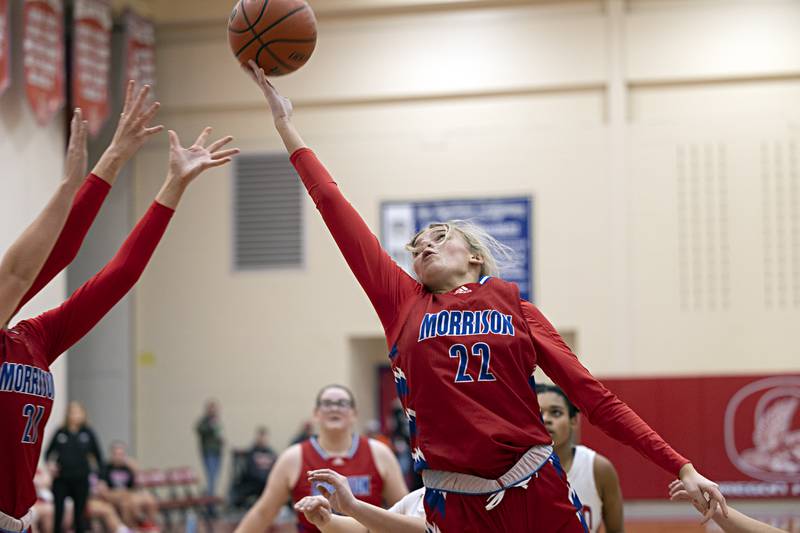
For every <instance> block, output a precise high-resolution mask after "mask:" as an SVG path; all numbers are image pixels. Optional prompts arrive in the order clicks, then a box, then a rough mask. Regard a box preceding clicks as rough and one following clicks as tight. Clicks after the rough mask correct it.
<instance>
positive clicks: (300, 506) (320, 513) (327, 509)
mask: <svg viewBox="0 0 800 533" xmlns="http://www.w3.org/2000/svg"><path fill="white" fill-rule="evenodd" d="M294 510H295V511H297V512H298V513H303V514H304V515H305V517H306V520H308V521H309V522H311V523H312V524H314V525H315V526H317V528H318V529H322V528H323V527H325V526H326V525H327V524H328V522H330V521H331V514H332V513H333V509H331V503H330V502H329V501H328V500H326V499H325V498H324V497H322V496H306V497H305V498H303V499H301V500H300V501H299V502H297V503H296V504H295V506H294Z"/></svg>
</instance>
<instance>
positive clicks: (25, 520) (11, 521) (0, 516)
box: [0, 508, 34, 532]
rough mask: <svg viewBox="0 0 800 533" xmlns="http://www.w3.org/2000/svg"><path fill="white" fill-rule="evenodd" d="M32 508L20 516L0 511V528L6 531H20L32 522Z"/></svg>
mask: <svg viewBox="0 0 800 533" xmlns="http://www.w3.org/2000/svg"><path fill="white" fill-rule="evenodd" d="M33 518H34V514H33V508H31V509H30V510H29V511H28V512H27V513H25V516H23V517H22V518H14V517H13V516H9V515H7V514H5V513H4V512H3V511H0V529H5V530H6V531H15V532H22V531H25V530H26V529H28V528H29V527H31V523H33Z"/></svg>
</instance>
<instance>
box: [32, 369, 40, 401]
mask: <svg viewBox="0 0 800 533" xmlns="http://www.w3.org/2000/svg"><path fill="white" fill-rule="evenodd" d="M41 377H42V371H41V370H39V369H38V368H34V369H33V375H32V376H31V393H32V394H35V395H37V396H41V393H40V392H39V380H40V379H41Z"/></svg>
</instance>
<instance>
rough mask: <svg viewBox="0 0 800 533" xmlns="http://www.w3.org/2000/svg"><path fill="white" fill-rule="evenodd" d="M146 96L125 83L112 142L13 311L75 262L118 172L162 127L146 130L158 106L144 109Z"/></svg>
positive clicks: (148, 90)
mask: <svg viewBox="0 0 800 533" xmlns="http://www.w3.org/2000/svg"><path fill="white" fill-rule="evenodd" d="M149 92H150V87H148V86H144V87H142V89H140V90H139V92H138V93H137V94H134V82H133V81H129V82H128V88H127V93H126V95H125V103H124V105H123V110H122V115H121V117H120V120H119V123H118V124H117V129H116V131H115V133H114V138H113V139H112V141H111V143H110V144H109V145H108V148H106V150H105V152H104V153H103V155H102V156H101V157H100V160H99V161H98V163H97V164H96V165H95V167H94V169H93V170H92V173H91V174H90V175H89V176H88V177H87V178H86V180H85V181H84V183H83V185H82V186H81V188H80V190H78V193H77V194H76V195H75V200H74V201H73V203H72V208H71V209H70V212H69V216H68V217H67V221H66V222H65V223H64V227H63V229H62V230H61V233H60V234H59V235H58V240H57V241H56V243H55V245H54V246H53V249H52V251H51V252H50V255H49V256H48V258H47V261H46V262H45V264H44V266H43V267H42V268H41V270H40V271H39V275H38V276H37V277H36V279H35V280H34V282H33V284H32V285H31V287H30V289H28V292H27V293H25V296H23V297H22V299H21V300H20V302H19V304H18V305H17V309H16V310H17V311H18V310H19V308H20V307H22V306H23V305H25V304H26V303H27V302H28V301H29V300H30V299H31V298H33V297H34V296H35V295H36V294H37V293H38V292H39V291H40V290H42V288H43V287H44V286H45V285H47V284H48V283H50V280H52V279H53V278H54V277H55V276H56V275H57V274H58V273H59V272H61V271H62V270H63V269H64V268H65V267H66V266H67V265H69V264H70V263H71V262H72V260H73V259H75V256H77V255H78V250H80V247H81V244H82V243H83V239H84V238H85V237H86V234H87V233H88V231H89V228H90V227H91V225H92V222H94V219H95V218H96V217H97V213H98V212H99V211H100V206H102V205H103V201H104V200H105V199H106V196H108V191H109V189H110V187H111V185H113V184H114V181H115V180H116V179H117V174H118V173H119V171H120V169H121V168H122V167H123V166H124V165H125V163H127V161H128V160H129V159H130V158H131V157H133V155H134V154H135V153H136V152H137V151H138V150H139V148H141V147H142V145H143V144H144V143H145V142H146V141H147V139H149V138H150V137H151V136H152V135H155V134H156V133H158V132H160V131H161V130H162V129H163V126H154V127H149V126H148V124H149V123H150V121H151V120H152V119H153V118H154V117H155V114H156V112H157V111H158V108H159V105H160V104H159V103H158V102H155V103H153V104H151V105H147V96H148V94H149ZM70 166H73V167H74V163H73V164H72V165H71V164H70V161H69V159H68V160H67V168H68V169H69V168H70ZM74 171H76V172H77V171H78V169H77V168H75V169H74ZM85 172H86V169H85V168H83V167H81V168H80V173H79V174H78V176H80V177H82V176H83V175H84V174H85Z"/></svg>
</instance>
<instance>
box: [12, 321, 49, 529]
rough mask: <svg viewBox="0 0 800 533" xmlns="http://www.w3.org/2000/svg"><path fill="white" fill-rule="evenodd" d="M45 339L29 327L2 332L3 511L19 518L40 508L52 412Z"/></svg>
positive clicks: (18, 326) (27, 324)
mask: <svg viewBox="0 0 800 533" xmlns="http://www.w3.org/2000/svg"><path fill="white" fill-rule="evenodd" d="M43 342H44V339H43V338H41V336H40V335H39V334H38V331H37V329H36V328H35V327H34V326H33V325H32V324H31V323H30V322H27V321H25V322H20V323H19V324H17V326H15V327H14V328H13V329H10V330H6V329H4V330H0V428H2V433H3V438H1V439H0V472H2V477H3V480H2V482H0V511H2V512H4V513H6V514H8V515H11V516H13V517H14V518H20V517H22V516H23V515H24V514H25V513H27V512H28V509H30V507H31V506H32V505H33V504H34V503H35V502H36V490H35V489H34V486H33V476H34V474H36V466H37V463H38V462H39V455H40V453H41V450H42V439H43V438H44V426H45V424H46V423H47V419H48V418H49V417H50V411H51V409H52V408H53V396H54V392H55V391H54V390H53V376H52V374H50V369H49V362H48V359H47V357H46V355H45V354H46V351H45V347H44V346H43Z"/></svg>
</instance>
